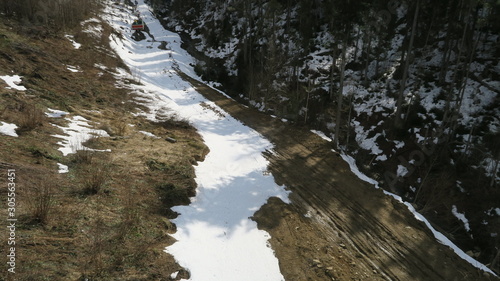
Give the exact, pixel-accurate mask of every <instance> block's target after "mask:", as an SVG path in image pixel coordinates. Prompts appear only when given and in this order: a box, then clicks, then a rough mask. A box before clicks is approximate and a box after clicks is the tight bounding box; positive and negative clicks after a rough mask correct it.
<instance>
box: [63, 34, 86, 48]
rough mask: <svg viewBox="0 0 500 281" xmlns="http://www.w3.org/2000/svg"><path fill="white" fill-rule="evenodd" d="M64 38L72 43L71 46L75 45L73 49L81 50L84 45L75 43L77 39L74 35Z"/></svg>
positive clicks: (67, 35)
mask: <svg viewBox="0 0 500 281" xmlns="http://www.w3.org/2000/svg"><path fill="white" fill-rule="evenodd" d="M64 37H66V38H67V39H68V40H69V42H71V44H73V47H74V48H75V49H80V47H81V46H82V44H80V43H77V42H76V41H75V37H74V36H73V35H69V34H66V35H64Z"/></svg>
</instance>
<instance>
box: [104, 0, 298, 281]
mask: <svg viewBox="0 0 500 281" xmlns="http://www.w3.org/2000/svg"><path fill="white" fill-rule="evenodd" d="M138 10H139V11H140V14H141V17H142V18H143V20H144V21H145V23H146V24H147V26H148V28H149V30H150V33H151V35H153V36H154V39H155V41H153V40H152V38H149V37H148V39H147V40H143V41H139V42H136V41H134V40H132V39H131V35H132V31H130V26H129V25H130V23H131V22H132V19H133V18H132V13H128V12H124V11H121V10H120V9H118V7H117V6H113V5H111V4H109V5H108V9H107V11H106V12H107V16H106V20H107V21H108V22H109V23H110V24H111V25H112V26H113V27H114V29H115V30H125V31H124V32H123V37H117V36H115V35H112V37H111V41H112V47H113V48H114V49H115V50H116V52H117V53H118V54H119V55H120V57H121V58H122V60H124V62H125V63H126V64H127V65H128V67H129V68H130V69H132V70H133V71H132V72H133V78H135V79H136V80H140V82H141V83H142V85H140V86H134V87H136V90H137V94H139V95H141V98H140V100H142V102H143V103H144V104H145V105H147V106H149V108H150V112H145V113H143V114H144V115H146V116H147V117H148V118H149V119H152V120H161V116H166V115H167V116H168V114H171V112H175V114H176V115H177V116H178V118H182V119H185V120H188V121H189V122H190V123H191V124H192V125H193V126H194V127H196V128H197V130H198V132H199V134H200V135H201V136H202V137H203V139H204V142H205V144H206V145H207V146H208V147H209V149H210V153H209V154H208V155H207V157H206V158H205V160H204V161H203V162H201V163H199V164H198V166H196V167H195V172H196V182H197V184H198V188H197V195H196V197H194V198H193V199H192V203H191V204H190V205H189V206H179V207H175V208H173V210H174V211H176V212H178V213H179V214H180V215H179V216H178V217H177V218H176V219H175V220H173V222H174V223H175V224H176V226H177V232H176V233H175V234H174V235H173V237H174V238H175V239H176V240H177V242H176V243H174V244H173V245H171V246H169V247H167V248H166V251H167V252H168V253H171V254H172V255H173V256H174V257H175V259H176V260H177V262H178V263H179V264H180V265H181V266H183V267H185V268H187V269H188V270H189V271H190V273H191V277H190V279H189V280H203V281H209V280H217V281H224V280H226V281H233V280H241V281H243V280H249V281H250V280H252V281H258V280H266V281H267V280H270V281H271V280H284V278H283V276H282V274H281V272H280V270H279V266H278V260H277V258H276V257H275V255H274V252H273V250H272V249H271V248H270V247H269V245H268V239H269V238H270V237H269V234H268V233H267V232H265V231H262V230H259V229H257V224H256V223H255V222H254V221H252V220H251V219H250V217H251V216H252V215H253V214H254V213H255V212H256V211H257V210H258V209H259V208H260V207H261V206H262V205H263V204H265V203H266V201H267V199H268V198H269V197H271V196H277V197H279V198H281V199H282V200H284V201H285V202H287V201H288V193H287V192H286V191H285V190H284V189H283V188H282V187H280V186H278V185H276V183H275V182H274V179H273V177H272V176H270V175H269V174H268V173H267V171H266V169H267V165H268V162H267V160H265V158H264V157H263V155H262V152H263V151H265V150H267V149H270V148H271V147H272V146H271V143H270V142H269V141H267V140H266V139H264V138H263V137H262V136H261V135H259V134H258V133H257V132H255V131H254V130H252V129H250V128H248V127H246V126H244V125H242V124H241V123H240V122H239V121H237V120H235V119H234V118H232V117H231V116H229V115H228V114H224V111H223V110H222V109H220V108H218V107H217V106H216V105H215V104H213V103H212V102H210V101H208V100H206V99H205V98H204V97H202V96H201V94H199V93H197V92H196V91H194V89H193V88H192V86H191V85H190V84H189V83H188V82H186V81H183V80H182V79H181V78H180V77H179V76H178V75H177V73H176V71H175V69H180V70H181V71H183V72H185V73H187V74H189V75H192V76H194V74H193V73H194V72H193V69H192V67H191V65H192V59H190V57H189V55H187V53H185V51H184V50H182V49H181V47H180V43H181V40H180V38H179V36H178V35H177V34H175V33H171V32H168V31H166V30H164V28H163V27H162V26H161V24H160V23H159V22H158V20H157V19H155V18H154V17H153V15H152V13H151V12H150V11H149V7H148V6H147V5H145V4H144V3H143V1H139V4H138ZM160 41H164V42H166V43H167V45H166V46H167V50H161V49H159V48H158V47H159V46H160V44H161V42H160ZM123 75H126V74H125V73H123ZM124 78H130V77H124ZM207 105H209V106H207ZM221 113H222V114H221Z"/></svg>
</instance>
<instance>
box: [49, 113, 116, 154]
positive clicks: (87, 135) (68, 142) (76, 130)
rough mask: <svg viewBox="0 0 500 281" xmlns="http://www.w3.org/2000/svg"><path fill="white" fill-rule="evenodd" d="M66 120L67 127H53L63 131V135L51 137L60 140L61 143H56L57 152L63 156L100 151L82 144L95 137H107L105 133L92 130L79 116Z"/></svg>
mask: <svg viewBox="0 0 500 281" xmlns="http://www.w3.org/2000/svg"><path fill="white" fill-rule="evenodd" d="M66 120H68V121H69V124H68V126H67V127H61V126H57V125H54V126H56V127H58V128H59V129H61V130H63V132H64V135H53V137H56V138H60V139H62V141H59V142H57V144H58V145H60V146H61V147H60V148H59V149H58V150H59V151H61V152H62V154H63V155H64V156H66V155H68V154H72V153H76V152H77V151H78V150H92V151H101V150H94V149H90V148H87V147H85V146H83V143H84V142H86V141H88V140H89V139H91V138H93V137H96V136H99V137H109V135H108V133H107V132H106V131H103V130H96V129H92V128H91V126H90V125H89V124H88V120H87V119H85V118H83V117H81V116H74V117H71V118H66ZM106 151H109V150H106Z"/></svg>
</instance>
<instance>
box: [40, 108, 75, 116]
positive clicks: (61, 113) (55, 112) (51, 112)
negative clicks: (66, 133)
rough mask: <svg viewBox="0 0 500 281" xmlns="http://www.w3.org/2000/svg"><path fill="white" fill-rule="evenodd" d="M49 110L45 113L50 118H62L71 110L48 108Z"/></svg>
mask: <svg viewBox="0 0 500 281" xmlns="http://www.w3.org/2000/svg"><path fill="white" fill-rule="evenodd" d="M47 110H48V111H49V112H45V115H47V117H50V118H60V117H63V116H66V115H68V114H69V112H66V111H62V110H57V109H51V108H47Z"/></svg>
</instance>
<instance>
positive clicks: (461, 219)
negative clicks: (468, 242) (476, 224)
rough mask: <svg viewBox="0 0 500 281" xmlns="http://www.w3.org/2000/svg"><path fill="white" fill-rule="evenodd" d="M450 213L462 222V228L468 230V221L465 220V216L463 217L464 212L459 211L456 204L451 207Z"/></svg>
mask: <svg viewBox="0 0 500 281" xmlns="http://www.w3.org/2000/svg"><path fill="white" fill-rule="evenodd" d="M451 213H452V214H453V215H454V216H455V217H456V218H457V219H458V220H459V221H461V222H462V223H463V224H464V228H465V230H467V232H470V226H469V221H468V220H467V218H466V217H465V214H463V213H459V212H458V210H457V206H455V205H453V206H452V207H451Z"/></svg>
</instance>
